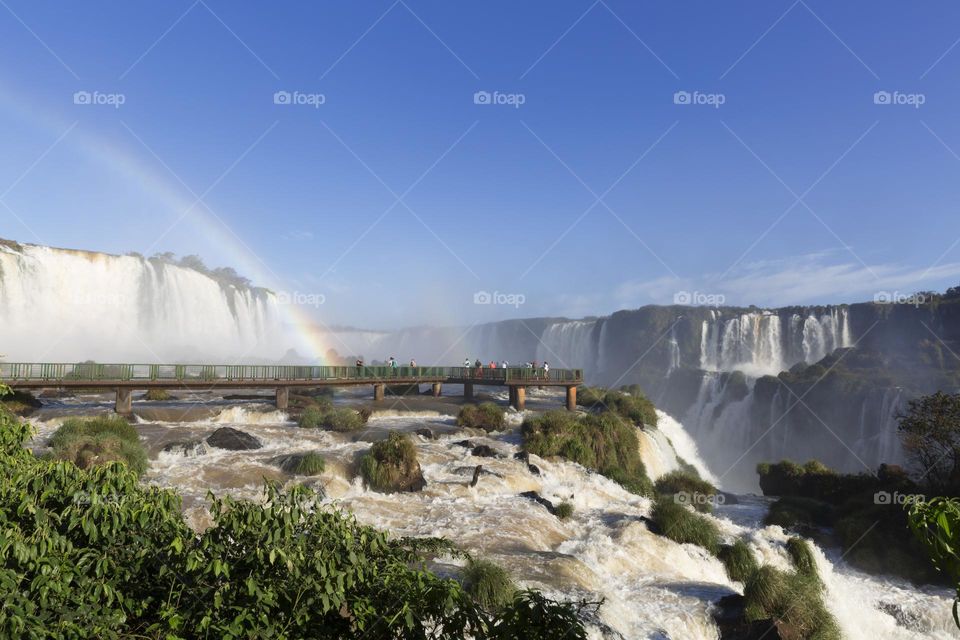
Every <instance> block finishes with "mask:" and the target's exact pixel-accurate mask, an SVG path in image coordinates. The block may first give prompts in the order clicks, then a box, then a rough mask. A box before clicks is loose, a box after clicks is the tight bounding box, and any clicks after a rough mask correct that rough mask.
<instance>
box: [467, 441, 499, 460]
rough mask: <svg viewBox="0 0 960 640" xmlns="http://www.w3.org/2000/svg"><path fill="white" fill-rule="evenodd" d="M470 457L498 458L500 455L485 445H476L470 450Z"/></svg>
mask: <svg viewBox="0 0 960 640" xmlns="http://www.w3.org/2000/svg"><path fill="white" fill-rule="evenodd" d="M470 455H474V456H477V457H480V458H499V457H500V454H499V453H497V452H496V451H495V450H494V448H493V447H491V446H489V445H485V444H478V445H477V446H475V447H474V448H473V449H471V450H470Z"/></svg>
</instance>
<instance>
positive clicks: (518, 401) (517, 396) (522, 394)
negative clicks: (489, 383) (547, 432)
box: [510, 387, 527, 411]
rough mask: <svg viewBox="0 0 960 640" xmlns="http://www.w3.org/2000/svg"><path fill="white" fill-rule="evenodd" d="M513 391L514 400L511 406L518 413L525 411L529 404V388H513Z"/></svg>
mask: <svg viewBox="0 0 960 640" xmlns="http://www.w3.org/2000/svg"><path fill="white" fill-rule="evenodd" d="M511 389H513V394H512V395H513V400H512V401H511V402H510V404H511V405H513V408H514V409H516V410H517V411H523V409H524V407H525V406H526V404H527V388H526V387H511Z"/></svg>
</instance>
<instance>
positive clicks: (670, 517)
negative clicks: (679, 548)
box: [650, 496, 720, 555]
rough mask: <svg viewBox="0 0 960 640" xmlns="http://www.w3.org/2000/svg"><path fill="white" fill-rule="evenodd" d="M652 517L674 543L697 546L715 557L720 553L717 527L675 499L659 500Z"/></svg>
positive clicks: (655, 504)
mask: <svg viewBox="0 0 960 640" xmlns="http://www.w3.org/2000/svg"><path fill="white" fill-rule="evenodd" d="M650 517H651V519H652V520H653V521H654V522H655V523H656V525H657V526H658V527H659V528H660V533H661V535H664V536H666V537H667V538H670V539H671V540H673V541H674V542H676V543H679V544H687V543H690V544H695V545H697V546H700V547H703V548H704V549H706V550H707V551H709V552H710V553H711V554H713V555H718V554H719V553H720V530H719V529H717V525H715V524H714V523H713V522H712V521H711V520H708V519H707V518H706V517H705V516H702V515H699V514H697V513H696V512H694V511H692V510H690V509H687V508H686V507H685V506H683V505H682V504H678V503H677V502H676V501H675V500H674V498H672V497H667V496H663V497H660V498H658V499H657V501H656V502H655V503H654V505H653V512H652V513H651V514H650Z"/></svg>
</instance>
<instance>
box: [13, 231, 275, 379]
mask: <svg viewBox="0 0 960 640" xmlns="http://www.w3.org/2000/svg"><path fill="white" fill-rule="evenodd" d="M0 326H2V327H3V333H2V335H0V341H2V342H0V353H3V354H4V356H5V358H6V359H7V360H9V361H17V360H20V361H27V362H37V361H44V362H51V361H67V362H75V361H82V360H87V359H96V360H99V361H101V362H103V361H111V360H112V361H137V360H139V361H145V362H157V361H158V360H168V361H184V360H197V359H201V358H202V359H209V360H218V361H230V362H237V361H243V360H249V359H253V358H280V357H281V356H282V355H283V353H284V351H285V347H286V346H289V343H286V341H285V340H284V337H283V323H282V322H281V319H280V313H279V306H278V302H277V299H276V297H275V296H274V295H273V294H272V293H270V292H268V291H266V290H264V289H253V288H246V287H235V286H233V285H228V284H224V283H221V282H218V281H217V280H214V279H213V278H211V277H209V276H207V275H205V274H203V273H200V272H198V271H194V270H192V269H187V268H183V267H178V266H174V265H170V264H164V263H161V262H159V261H155V260H146V259H143V258H139V257H132V256H111V255H106V254H100V253H89V252H82V251H70V250H64V249H52V248H49V247H41V246H34V245H23V246H22V247H17V248H11V247H8V246H0Z"/></svg>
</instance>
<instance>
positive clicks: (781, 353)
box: [700, 308, 852, 376]
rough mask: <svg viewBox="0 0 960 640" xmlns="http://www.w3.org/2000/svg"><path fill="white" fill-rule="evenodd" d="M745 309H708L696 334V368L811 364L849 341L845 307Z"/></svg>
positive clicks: (760, 370)
mask: <svg viewBox="0 0 960 640" xmlns="http://www.w3.org/2000/svg"><path fill="white" fill-rule="evenodd" d="M784 315H785V314H784V313H783V312H779V313H778V312H774V311H750V312H745V313H737V314H736V315H729V314H727V315H725V314H724V312H722V311H720V312H718V311H715V310H711V312H710V319H709V320H704V321H703V322H702V326H701V334H700V367H701V368H702V369H705V370H707V371H733V370H740V371H743V372H745V373H747V374H748V375H753V376H761V375H776V374H777V373H779V372H780V371H784V370H786V369H789V368H790V367H792V366H793V365H795V364H797V363H799V362H807V363H813V362H816V361H818V360H821V359H822V358H823V357H824V356H826V355H827V354H829V353H831V352H832V351H834V350H835V349H838V348H840V347H846V346H850V344H852V339H851V336H850V321H849V317H848V313H847V310H846V309H843V308H841V309H837V308H834V309H831V310H829V311H827V312H820V313H816V312H810V313H809V314H806V315H801V314H799V313H790V314H789V315H787V316H786V319H784V317H783V316H784Z"/></svg>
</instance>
